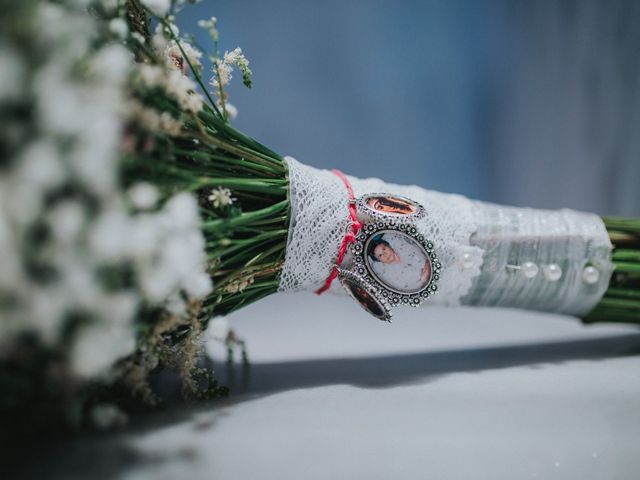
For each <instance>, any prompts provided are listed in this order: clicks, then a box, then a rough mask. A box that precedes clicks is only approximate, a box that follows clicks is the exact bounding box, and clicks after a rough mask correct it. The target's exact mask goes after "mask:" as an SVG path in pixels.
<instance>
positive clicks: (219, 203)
mask: <svg viewBox="0 0 640 480" xmlns="http://www.w3.org/2000/svg"><path fill="white" fill-rule="evenodd" d="M207 200H209V201H210V202H211V205H213V207H214V208H222V207H224V206H226V205H231V204H232V203H233V201H234V200H235V199H234V198H233V197H232V196H231V190H229V189H228V188H224V187H218V188H214V189H213V190H211V193H210V194H209V196H208V197H207Z"/></svg>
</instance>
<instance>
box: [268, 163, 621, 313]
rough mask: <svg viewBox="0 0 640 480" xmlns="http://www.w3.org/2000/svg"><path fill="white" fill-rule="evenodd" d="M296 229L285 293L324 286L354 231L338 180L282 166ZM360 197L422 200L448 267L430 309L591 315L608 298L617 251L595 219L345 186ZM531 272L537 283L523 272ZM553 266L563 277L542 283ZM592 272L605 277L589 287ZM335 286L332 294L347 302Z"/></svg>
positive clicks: (361, 183) (362, 183)
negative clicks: (589, 271) (471, 307)
mask: <svg viewBox="0 0 640 480" xmlns="http://www.w3.org/2000/svg"><path fill="white" fill-rule="evenodd" d="M286 161H287V165H288V168H289V180H290V196H291V197H290V198H291V224H290V227H289V238H288V244H287V251H286V257H285V262H284V266H283V271H282V276H281V279H280V286H279V290H280V291H281V292H291V291H301V290H310V291H315V290H317V289H318V288H319V287H321V286H322V285H323V284H324V283H325V281H326V279H327V277H328V276H329V275H330V273H331V270H332V267H333V265H334V262H335V261H336V257H337V255H338V251H339V249H340V245H341V243H342V241H343V238H344V235H345V233H347V231H349V229H350V218H349V209H348V205H349V198H348V193H347V190H346V188H345V185H344V184H343V183H342V181H341V179H340V178H339V177H338V176H337V175H335V174H334V173H332V172H330V171H328V170H318V169H316V168H313V167H309V166H306V165H303V164H301V163H300V162H298V161H296V160H295V159H294V158H291V157H286ZM348 179H349V181H350V182H351V185H352V187H353V191H354V194H355V196H356V198H357V197H359V196H361V195H364V194H367V193H391V194H396V195H401V196H404V197H407V198H410V199H412V200H415V201H417V202H418V203H420V204H421V205H423V206H424V207H425V209H426V211H427V215H426V216H425V217H424V218H423V219H421V220H418V221H416V227H417V228H418V230H419V231H420V233H422V234H423V235H424V236H425V237H426V238H427V239H429V240H431V241H432V242H433V244H434V246H435V251H436V253H437V255H438V257H439V258H440V262H441V264H442V273H441V276H440V281H439V283H438V294H437V295H435V296H434V297H433V298H430V299H429V300H428V302H426V304H427V305H447V306H455V305H460V304H468V305H487V306H502V307H519V308H528V309H536V310H546V311H553V312H558V313H567V314H573V315H584V314H586V313H588V312H589V311H590V310H591V309H592V308H593V307H595V305H596V304H597V303H598V302H599V301H600V299H601V298H602V296H603V295H604V293H605V291H606V290H607V287H608V284H609V279H610V277H611V274H612V272H613V264H612V263H611V250H612V245H611V242H610V240H609V236H608V234H607V231H606V228H605V226H604V223H603V222H602V220H601V219H600V217H598V216H597V215H593V214H589V213H582V212H577V211H573V210H568V209H562V210H537V209H531V208H514V207H503V206H500V205H494V204H490V203H485V202H479V201H472V200H469V199H467V198H465V197H463V196H460V195H452V194H445V193H439V192H434V191H429V190H425V189H423V188H421V187H417V186H403V185H395V184H391V183H386V182H383V181H382V180H379V179H377V178H369V179H359V178H356V177H351V176H349V177H348ZM526 263H534V264H535V266H536V268H539V273H538V270H537V271H536V273H535V274H534V275H533V277H527V275H521V274H520V273H525V272H524V271H522V272H520V271H519V268H520V267H521V266H522V265H525V264H526ZM550 265H552V266H553V267H554V268H555V269H556V272H557V270H558V269H560V270H561V271H562V274H561V278H555V279H554V280H550V279H549V278H548V276H546V277H547V278H545V275H543V272H544V270H545V268H548V267H549V266H550ZM591 266H592V267H595V268H596V269H597V270H598V273H599V277H598V279H597V280H596V281H595V282H594V281H585V280H584V276H583V272H584V269H585V268H587V267H591ZM338 283H339V282H334V283H333V285H332V287H331V291H333V292H336V293H344V292H343V289H342V288H341V287H340V285H337V284H338Z"/></svg>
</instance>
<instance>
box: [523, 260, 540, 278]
mask: <svg viewBox="0 0 640 480" xmlns="http://www.w3.org/2000/svg"><path fill="white" fill-rule="evenodd" d="M520 273H522V276H523V277H524V278H533V277H535V276H536V275H538V266H537V265H536V264H535V263H533V262H524V263H523V264H522V266H521V267H520Z"/></svg>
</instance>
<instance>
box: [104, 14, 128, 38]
mask: <svg viewBox="0 0 640 480" xmlns="http://www.w3.org/2000/svg"><path fill="white" fill-rule="evenodd" d="M109 31H110V32H111V33H113V34H114V35H115V36H117V37H118V38H120V39H125V38H127V34H128V33H129V27H128V26H127V22H126V21H125V20H124V19H122V18H114V19H113V20H111V21H110V22H109Z"/></svg>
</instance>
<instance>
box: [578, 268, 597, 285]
mask: <svg viewBox="0 0 640 480" xmlns="http://www.w3.org/2000/svg"><path fill="white" fill-rule="evenodd" d="M598 280H600V272H599V271H598V269H597V268H596V267H593V266H591V265H588V266H586V267H584V270H583V271H582V281H583V282H584V283H587V284H589V285H593V284H594V283H598Z"/></svg>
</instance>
